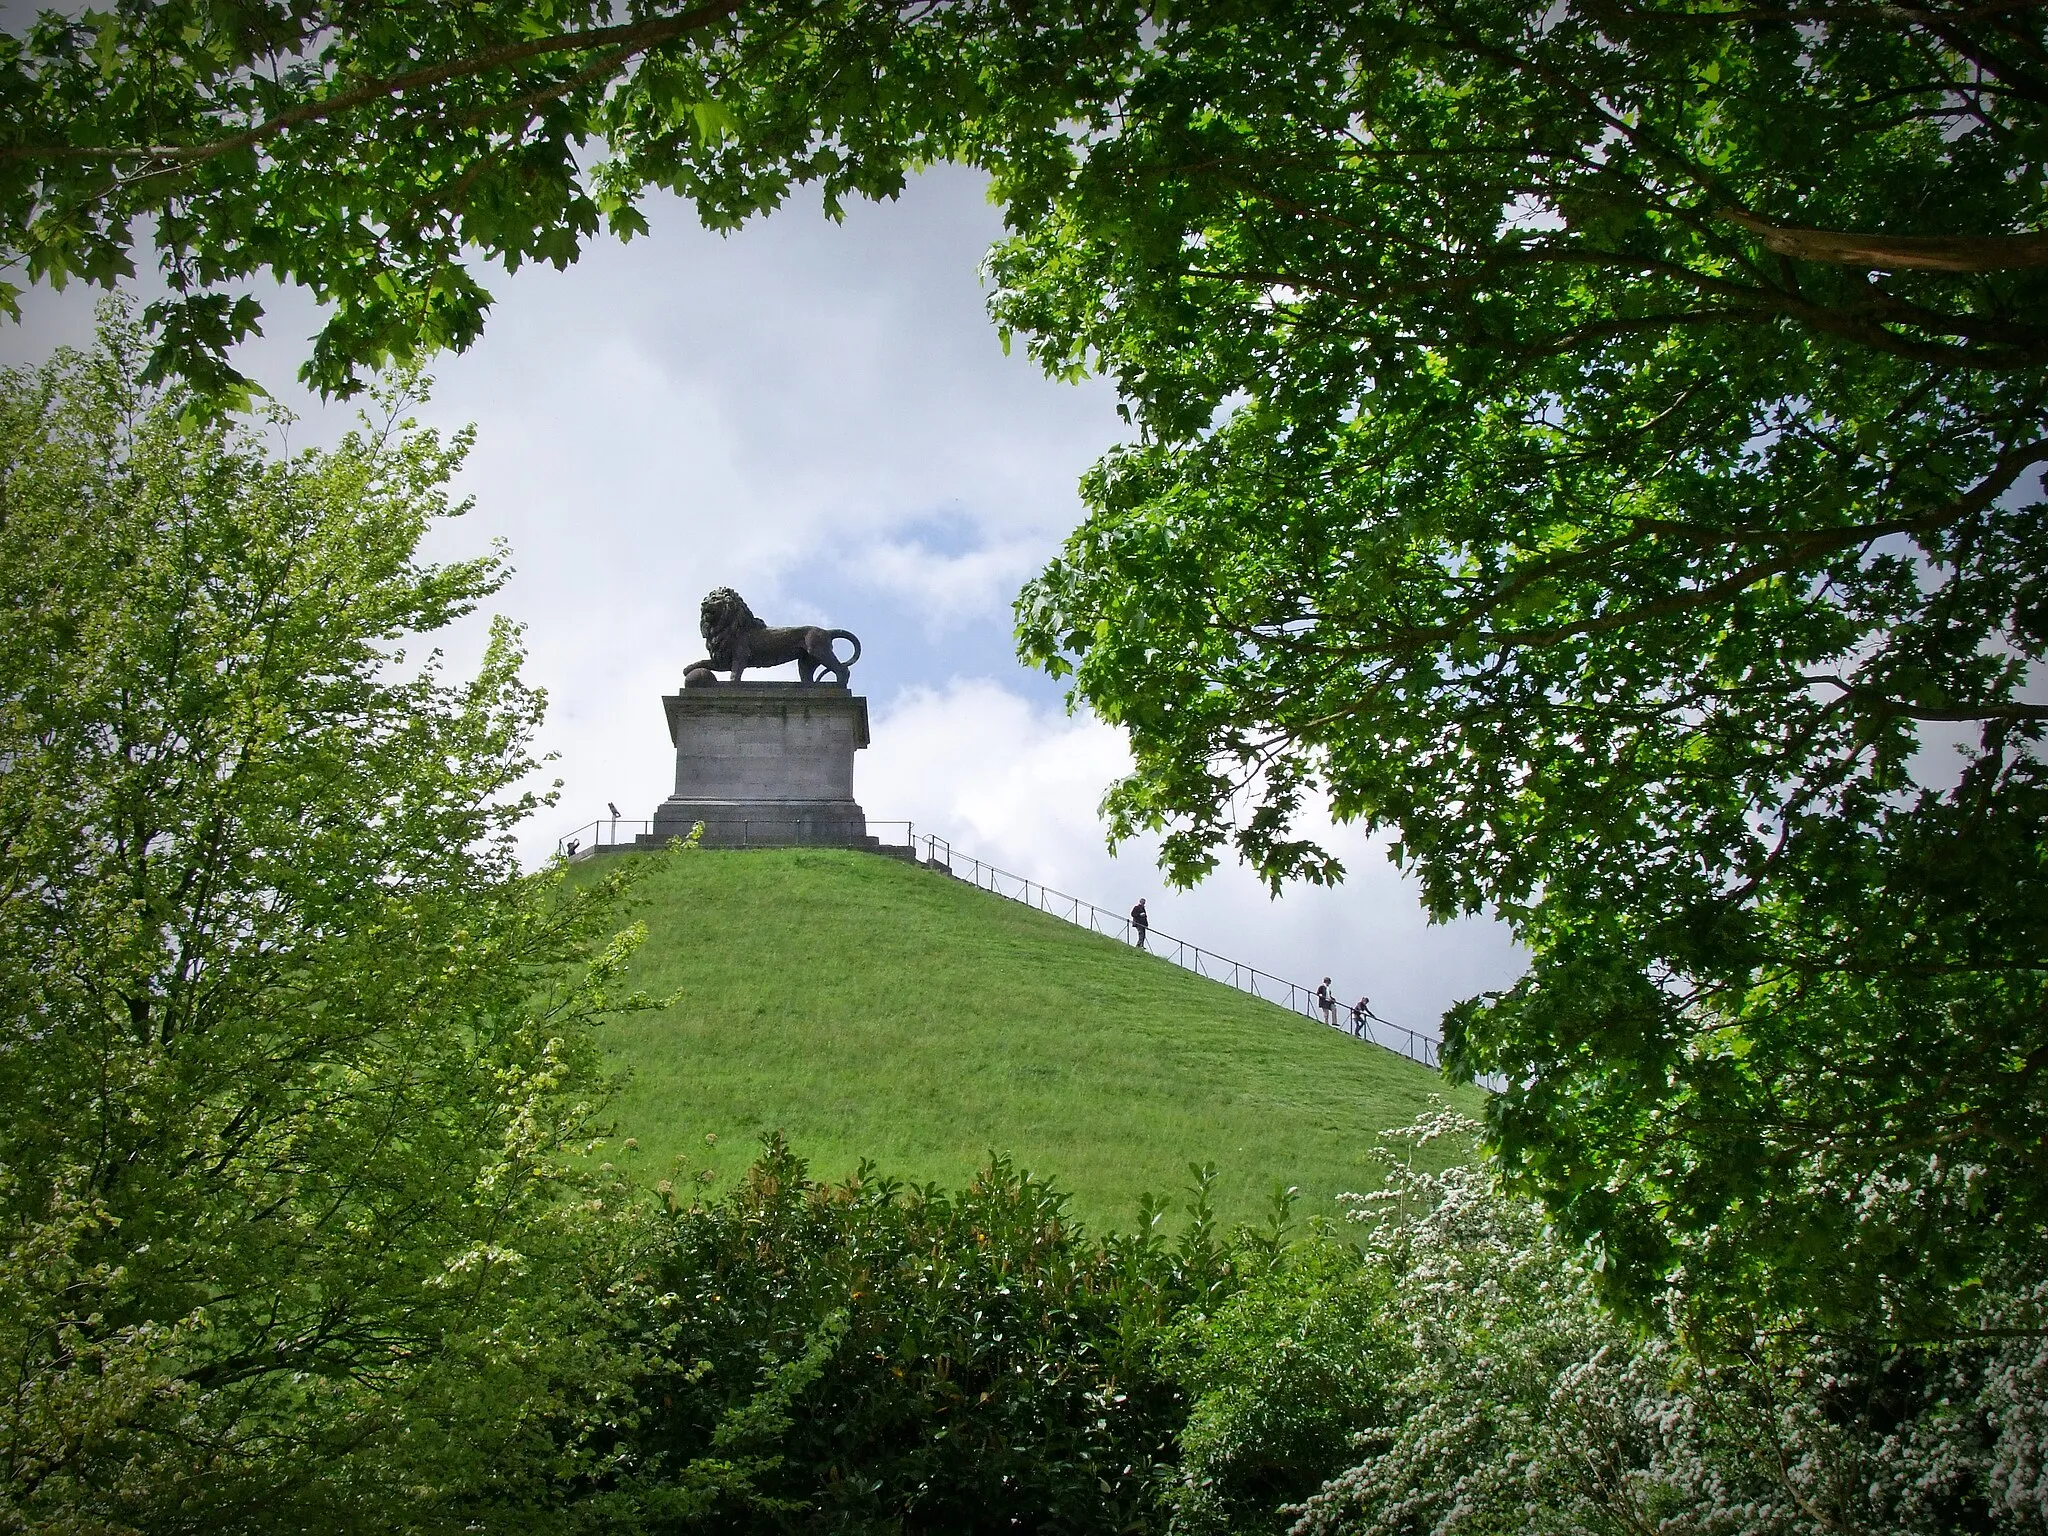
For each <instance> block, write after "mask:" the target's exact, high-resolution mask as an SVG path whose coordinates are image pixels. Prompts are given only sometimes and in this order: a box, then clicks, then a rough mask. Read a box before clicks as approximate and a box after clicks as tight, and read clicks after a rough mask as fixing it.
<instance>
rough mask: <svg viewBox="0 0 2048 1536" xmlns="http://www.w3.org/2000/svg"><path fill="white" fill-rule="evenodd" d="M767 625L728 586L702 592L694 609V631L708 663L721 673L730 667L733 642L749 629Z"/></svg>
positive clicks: (729, 669) (730, 668)
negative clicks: (704, 647) (705, 648)
mask: <svg viewBox="0 0 2048 1536" xmlns="http://www.w3.org/2000/svg"><path fill="white" fill-rule="evenodd" d="M767 627H768V626H767V625H766V624H764V623H762V622H761V620H760V619H758V618H756V617H755V616H754V610H753V609H751V608H749V607H748V606H747V600H746V599H745V598H744V597H741V596H740V595H739V593H737V592H735V591H733V589H732V588H731V587H714V588H713V589H712V590H711V591H710V592H708V593H706V594H705V597H704V603H703V606H702V607H701V608H699V609H698V611H697V630H698V633H700V634H702V635H703V636H704V643H705V645H707V646H708V647H710V650H711V665H712V666H714V667H716V668H717V669H718V670H719V671H721V672H730V671H731V670H732V656H733V642H734V641H735V640H737V639H738V638H739V637H740V636H741V635H743V634H745V633H747V632H748V631H750V630H756V629H766V628H767Z"/></svg>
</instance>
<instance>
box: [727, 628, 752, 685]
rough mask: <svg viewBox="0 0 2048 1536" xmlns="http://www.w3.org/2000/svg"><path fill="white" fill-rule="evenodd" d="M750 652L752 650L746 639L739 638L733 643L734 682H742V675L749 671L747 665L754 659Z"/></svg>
mask: <svg viewBox="0 0 2048 1536" xmlns="http://www.w3.org/2000/svg"><path fill="white" fill-rule="evenodd" d="M750 650H751V648H750V647H749V646H748V644H747V642H746V640H745V639H744V638H737V639H735V640H734V641H733V643H732V680H733V681H734V682H738V681H739V680H740V677H741V675H742V674H743V673H744V672H745V671H746V670H747V663H748V662H749V661H751V660H752V659H753V657H752V656H751V654H750Z"/></svg>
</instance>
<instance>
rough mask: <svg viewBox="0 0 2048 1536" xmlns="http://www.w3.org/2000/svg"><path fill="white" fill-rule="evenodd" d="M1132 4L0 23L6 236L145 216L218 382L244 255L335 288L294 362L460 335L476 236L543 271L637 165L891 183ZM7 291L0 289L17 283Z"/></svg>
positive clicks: (102, 255) (476, 287)
mask: <svg viewBox="0 0 2048 1536" xmlns="http://www.w3.org/2000/svg"><path fill="white" fill-rule="evenodd" d="M1134 28H1135V15H1134V13H1126V12H1123V11H1119V10H1118V9H1117V8H1114V7H1112V8H1104V9H1100V10H1098V9H1097V8H1095V7H1092V6H1088V5H1068V4H1061V3H1050V4H1044V5H1039V4H1027V5H1011V4H1001V5H997V4H993V3H987V0H975V3H970V4H958V5H951V4H949V5H931V4H927V3H923V0H905V3H897V4H892V3H887V0H826V3H822V4H821V3H817V0H766V3H751V0H750V3H748V4H744V5H743V4H740V3H738V0H705V3H701V4H678V3H674V0H636V3H631V4H616V5H615V4H612V3H610V0H570V3H553V0H550V3H545V4H536V3H534V0H488V3H484V4H465V5H459V6H439V5H424V6H423V5H416V4H407V3H403V0H370V3H355V0H351V3H347V4H342V3H338V0H328V3H298V0H294V3H286V0H171V3H166V4H125V5H121V6H118V7H115V8H112V9H109V10H104V11H91V12H86V13H84V14H82V15H68V16H67V15H59V14H57V13H54V12H53V13H47V14H45V15H44V16H43V17H42V18H41V19H40V20H39V21H38V22H37V23H36V24H35V25H34V26H33V27H32V28H29V29H27V30H26V31H25V32H24V34H23V35H21V36H19V37H9V38H4V39H0V250H4V251H5V253H6V254H7V256H8V257H10V258H12V259H13V260H14V261H16V262H18V263H20V265H21V267H22V269H23V270H24V271H25V273H26V275H27V276H28V277H30V278H31V279H34V280H38V281H48V282H53V283H57V284H60V285H61V284H62V283H63V282H64V281H66V280H67V279H70V278H82V279H86V280H89V281H94V282H100V283H111V282H113V281H115V280H117V279H119V278H121V277H124V276H126V275H129V274H130V273H132V272H133V271H134V269H135V264H134V259H133V255H132V250H133V246H134V243H135V242H136V240H137V238H138V237H140V238H141V239H143V240H146V241H149V242H152V243H153V244H154V245H155V247H156V251H157V254H158V257H159V261H160V265H161V268H162V271H163V274H164V276H165V277H166V279H167V280H168V282H169V285H170V288H171V295H170V297H168V298H167V299H165V300H164V301H162V302H160V303H158V304H155V305H153V306H152V307H151V310H150V318H151V320H152V322H153V323H154V324H155V325H156V326H157V328H158V336H157V349H156V353H155V360H154V363H153V368H154V369H155V371H156V372H157V373H158V374H160V375H164V374H168V373H173V372H174V373H177V374H179V375H181V376H183V377H185V378H186V379H188V380H191V381H194V382H196V383H200V384H203V385H204V386H205V387H206V388H207V390H208V391H209V392H210V393H212V394H214V395H216V396H223V397H227V398H233V396H234V395H235V393H236V392H237V391H238V390H243V389H245V388H246V381H243V380H242V379H241V378H240V376H239V375H238V374H236V373H235V371H234V369H233V367H232V365H231V364H230V363H229V362H228V360H227V350H228V348H229V347H230V346H231V345H232V344H233V343H234V342H235V341H236V340H238V339H239V338H241V337H243V336H246V335H248V334H249V333H250V332H252V331H253V330H256V329H257V328H258V327H259V324H260V319H261V315H262V309H261V305H260V303H259V302H258V301H257V299H256V298H255V297H253V296H252V295H251V294H250V293H249V292H247V291H246V287H245V285H244V283H243V280H244V279H247V278H249V277H250V276H251V275H253V274H257V273H264V272H267V273H270V274H273V275H275V276H276V277H278V278H280V279H283V280H286V281H290V282H294V283H298V284H302V285H303V286H305V287H306V288H308V289H310V290H311V292H312V293H313V295H314V296H315V297H316V298H318V299H319V300H320V301H321V302H322V303H323V304H324V305H326V306H328V317H327V320H326V322H325V324H324V325H323V327H322V329H321V332H320V335H319V337H318V338H317V340H316V343H315V346H314V349H313V354H312V357H311V358H310V359H309V361H308V363H307V365H306V367H305V369H304V376H305V377H306V379H307V380H308V382H310V383H311V384H313V385H315V386H316V387H318V388H320V389H321V390H323V391H339V392H343V393H348V392H352V391H353V390H354V389H356V388H358V387H360V383H361V372H360V370H361V369H362V368H363V367H364V366H365V365H367V366H370V367H377V366H381V365H383V364H384V363H386V362H387V361H389V360H392V359H397V360H400V361H405V360H410V359H412V358H414V357H417V356H419V355H422V354H424V353H426V352H431V351H432V350H433V349H435V348H438V347H444V346H452V347H456V348H461V347H465V346H467V345H468V344H469V343H470V342H471V341H473V340H474V339H475V337H476V336H477V334H478V333H479V331H480V329H481V327H482V325H483V320H484V315H485V312H486V310H487V309H488V307H489V304H490V294H489V293H488V291H487V290H486V289H485V288H484V287H483V285H482V282H481V281H480V279H479V277H478V276H477V274H476V273H475V272H474V271H473V270H472V265H471V261H472V258H477V257H480V258H481V259H482V260H483V261H484V262H485V263H488V264H495V265H500V266H503V267H504V268H506V269H507V270H516V269H517V268H519V267H520V266H521V265H523V264H524V263H526V262H529V261H546V262H550V263H552V264H553V265H555V266H557V267H560V266H564V265H567V264H568V263H569V262H571V261H573V260H574V259H575V258H576V256H577V255H578V253H579V252H580V251H581V250H582V248H583V246H584V243H585V242H586V241H587V240H589V239H590V238H591V237H592V236H594V235H596V234H598V233H599V232H600V231H608V232H609V233H611V234H613V235H616V236H619V237H621V238H630V237H632V236H633V235H635V234H638V233H642V232H644V231H645V229H646V228H647V224H646V219H645V216H644V214H643V213H642V212H641V207H640V204H641V202H642V201H643V199H644V197H645V195H646V194H647V192H648V191H649V190H650V189H654V188H662V189H667V190H670V191H674V192H678V193H681V194H683V195H684V196H686V197H688V198H690V199H691V200H692V201H693V202H694V203H695V204H696V207H697V209H698V211H699V213H700V215H701V216H702V217H703V218H704V219H705V221H706V222H707V223H708V224H710V225H712V226H713V227H718V228H730V227H732V226H734V225H736V224H738V223H739V222H741V221H742V220H743V219H745V218H746V217H747V216H748V215H750V214H753V213H757V212H761V211H764V210H766V209H770V208H773V207H775V206H776V205H777V204H779V203H780V202H781V201H782V200H783V198H784V197H786V196H787V195H788V193H789V191H790V189H791V188H792V187H793V186H795V185H797V184H802V183H808V184H813V185H815V186H816V187H817V188H818V189H819V191H820V192H821V194H822V196H823V198H824V201H825V206H826V208H827V209H828V210H829V211H832V212H834V213H836V212H837V210H838V208H839V206H840V203H841V200H842V199H844V198H845V197H847V196H848V195H859V196H865V197H887V196H893V195H894V194H895V193H896V192H898V191H899V190H901V188H902V186H903V181H904V176H905V173H906V171H907V170H908V169H910V168H912V167H914V166H916V165H919V164H922V163H926V162H928V161H930V160H933V159H938V158H943V157H944V156H946V155H948V154H951V153H954V152H956V151H958V150H960V149H961V148H962V147H963V146H964V145H966V144H967V143H968V142H969V125H970V124H971V123H972V122H973V121H975V120H976V119H977V118H978V117H979V116H981V115H983V114H985V113H988V112H992V111H997V110H999V111H1000V112H1002V113H1004V114H1006V115H1015V116H1017V117H1018V118H1019V119H1020V120H1024V121H1030V122H1032V123H1034V124H1035V125H1036V129H1035V132H1036V133H1037V135H1038V136H1040V137H1043V138H1046V139H1047V140H1049V141H1050V142H1055V143H1056V142H1057V141H1058V135H1057V133H1056V132H1054V131H1053V130H1054V125H1055V124H1056V122H1057V120H1058V119H1059V118H1060V117H1061V115H1062V114H1063V113H1064V112H1065V111H1067V110H1068V109H1069V108H1070V106H1071V104H1072V103H1073V102H1075V101H1077V100H1082V99H1085V98H1086V97H1087V96H1089V95H1090V94H1092V93H1093V88H1092V87H1091V86H1089V85H1088V84H1087V83H1086V82H1087V81H1088V80H1089V79H1090V78H1091V77H1092V76H1093V74H1094V73H1095V71H1096V70H1097V68H1098V67H1099V63H1098V61H1103V60H1114V59H1115V58H1117V57H1119V56H1120V45H1123V44H1127V43H1128V40H1129V39H1130V37H1131V36H1132V35H1133V32H1134ZM16 293H17V290H16V288H15V287H13V286H8V287H5V288H0V302H4V303H5V304H6V305H8V306H10V307H11V306H12V305H13V304H14V303H15V300H16Z"/></svg>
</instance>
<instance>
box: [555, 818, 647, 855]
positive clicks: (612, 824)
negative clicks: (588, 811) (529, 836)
mask: <svg viewBox="0 0 2048 1536" xmlns="http://www.w3.org/2000/svg"><path fill="white" fill-rule="evenodd" d="M621 827H630V828H632V830H631V831H629V832H626V833H624V834H623V835H621V833H620V830H619V829H620V828H621ZM653 828H654V823H653V822H651V821H633V820H631V819H629V818H627V817H624V816H607V817H606V818H605V819H604V820H602V821H587V822H585V823H584V824H583V825H582V826H580V827H578V828H577V829H576V830H575V831H574V832H565V833H563V834H562V835H561V836H560V837H558V838H556V839H555V852H557V853H559V854H560V855H561V856H562V857H563V858H565V859H573V858H575V857H576V856H577V855H578V854H583V853H589V852H591V851H592V850H593V849H598V848H617V847H619V846H621V845H622V844H625V843H630V842H633V841H635V840H637V839H638V838H639V836H640V835H641V833H643V832H650V831H652V830H653Z"/></svg>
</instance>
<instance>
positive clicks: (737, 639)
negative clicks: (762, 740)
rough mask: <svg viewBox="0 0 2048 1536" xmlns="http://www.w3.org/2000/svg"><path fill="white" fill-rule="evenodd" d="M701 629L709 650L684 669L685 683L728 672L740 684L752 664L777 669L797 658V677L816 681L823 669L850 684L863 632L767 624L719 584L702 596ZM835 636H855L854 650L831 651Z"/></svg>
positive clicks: (706, 680) (696, 683)
mask: <svg viewBox="0 0 2048 1536" xmlns="http://www.w3.org/2000/svg"><path fill="white" fill-rule="evenodd" d="M697 627H698V629H699V630H701V631H702V632H703V635H704V643H705V644H706V645H708V646H710V647H711V654H710V656H708V657H707V658H705V659H704V660H703V661H693V662H691V663H690V664H689V666H687V667H685V668H684V669H683V684H684V686H685V687H697V686H701V685H703V684H705V683H711V682H716V681H717V678H716V677H715V676H714V674H715V673H719V672H730V673H731V674H732V680H733V681H734V682H738V681H739V680H740V679H741V678H742V677H743V676H745V675H746V671H747V668H749V667H779V666H782V665H783V664H784V663H786V662H792V661H793V662H795V663H796V669H797V673H798V675H799V676H801V677H802V678H803V680H804V681H805V682H807V683H808V682H814V681H816V678H817V673H818V670H819V668H821V667H822V668H823V669H824V670H826V671H827V672H830V673H831V674H832V681H833V682H835V683H837V684H838V685H839V686H840V687H842V688H844V687H845V686H846V681H847V678H848V677H849V676H850V675H851V673H852V668H853V664H854V663H855V662H856V661H859V660H860V636H858V635H856V634H855V633H854V632H853V631H852V630H850V629H820V628H819V627H818V626H817V625H815V624H794V625H789V626H787V627H783V626H777V625H772V624H763V623H762V622H761V621H760V620H759V619H757V618H755V617H754V610H753V609H751V608H749V607H748V606H747V600H746V599H745V598H743V597H741V596H740V595H739V593H737V592H735V591H733V589H732V588H731V587H718V588H715V589H714V590H713V591H712V592H711V594H710V595H709V596H708V597H706V598H705V599H704V606H703V608H702V609H701V610H700V613H699V619H698V624H697ZM835 640H851V641H852V642H853V654H852V655H851V656H849V657H847V658H846V660H844V661H841V660H840V659H839V658H838V656H837V655H835V654H834V653H833V642H834V641H835Z"/></svg>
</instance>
